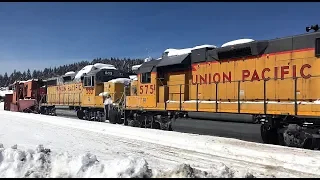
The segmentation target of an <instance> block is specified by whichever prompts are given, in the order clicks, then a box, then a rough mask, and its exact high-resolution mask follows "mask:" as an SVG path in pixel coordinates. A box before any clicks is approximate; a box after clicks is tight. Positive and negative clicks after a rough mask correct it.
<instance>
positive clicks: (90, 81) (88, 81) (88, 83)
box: [83, 76, 94, 87]
mask: <svg viewBox="0 0 320 180" xmlns="http://www.w3.org/2000/svg"><path fill="white" fill-rule="evenodd" d="M83 86H84V87H92V86H94V76H87V77H84V79H83Z"/></svg>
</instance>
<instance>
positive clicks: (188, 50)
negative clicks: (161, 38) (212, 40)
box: [164, 44, 217, 56]
mask: <svg viewBox="0 0 320 180" xmlns="http://www.w3.org/2000/svg"><path fill="white" fill-rule="evenodd" d="M201 48H217V46H215V45H207V44H205V45H200V46H195V47H193V48H185V49H172V48H170V49H166V50H165V51H164V53H167V54H168V56H179V55H183V54H189V53H191V51H192V50H196V49H201Z"/></svg>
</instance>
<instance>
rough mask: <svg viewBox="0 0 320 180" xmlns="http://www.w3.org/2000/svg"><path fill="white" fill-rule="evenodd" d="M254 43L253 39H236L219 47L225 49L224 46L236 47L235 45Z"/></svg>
mask: <svg viewBox="0 0 320 180" xmlns="http://www.w3.org/2000/svg"><path fill="white" fill-rule="evenodd" d="M252 41H254V40H253V39H237V40H233V41H229V42H227V43H224V44H223V45H222V46H221V47H226V46H232V45H236V44H244V43H249V42H252Z"/></svg>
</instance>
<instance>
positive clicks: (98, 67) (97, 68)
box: [74, 63, 117, 80]
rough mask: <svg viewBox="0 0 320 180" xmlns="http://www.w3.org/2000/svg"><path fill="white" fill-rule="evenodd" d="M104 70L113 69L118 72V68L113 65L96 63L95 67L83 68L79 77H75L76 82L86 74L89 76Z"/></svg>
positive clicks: (78, 74)
mask: <svg viewBox="0 0 320 180" xmlns="http://www.w3.org/2000/svg"><path fill="white" fill-rule="evenodd" d="M102 69H113V70H116V69H117V68H115V67H114V66H113V65H111V64H102V63H96V64H94V65H87V66H85V67H83V68H82V69H81V70H80V71H79V72H78V73H77V75H76V76H75V77H74V78H75V80H79V79H81V77H82V76H83V75H84V74H88V73H94V72H98V71H100V70H102Z"/></svg>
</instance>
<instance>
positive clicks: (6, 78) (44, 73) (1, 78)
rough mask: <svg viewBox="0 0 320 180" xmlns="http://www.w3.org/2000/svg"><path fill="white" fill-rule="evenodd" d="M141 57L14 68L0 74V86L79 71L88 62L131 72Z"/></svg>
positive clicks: (140, 60)
mask: <svg viewBox="0 0 320 180" xmlns="http://www.w3.org/2000/svg"><path fill="white" fill-rule="evenodd" d="M143 61H144V60H143V59H130V58H128V59H127V58H124V59H119V58H110V59H108V58H106V59H102V58H96V59H93V60H92V61H91V62H89V61H81V62H77V63H73V64H67V65H61V66H58V67H53V68H44V69H43V70H34V71H33V72H30V70H29V69H28V70H27V71H24V72H20V71H16V70H14V71H13V73H11V74H10V75H8V74H7V73H4V74H0V87H6V86H8V85H9V84H11V83H13V82H14V81H16V80H28V79H32V78H41V79H47V78H51V77H55V76H61V75H64V74H65V73H67V72H69V71H75V72H76V71H79V70H80V69H82V68H83V67H84V66H86V65H89V64H95V63H104V64H112V65H114V66H115V67H116V68H118V69H119V70H122V71H125V72H131V71H132V70H131V67H132V66H134V65H138V64H142V63H143Z"/></svg>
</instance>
